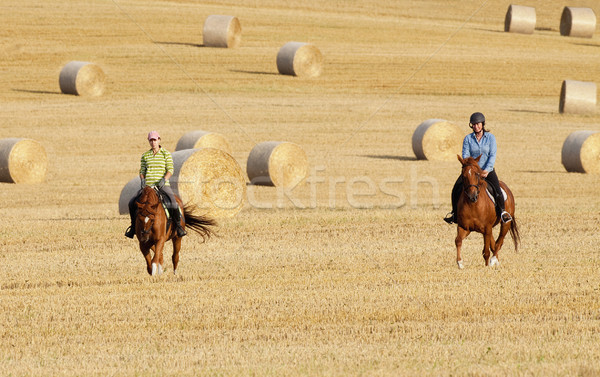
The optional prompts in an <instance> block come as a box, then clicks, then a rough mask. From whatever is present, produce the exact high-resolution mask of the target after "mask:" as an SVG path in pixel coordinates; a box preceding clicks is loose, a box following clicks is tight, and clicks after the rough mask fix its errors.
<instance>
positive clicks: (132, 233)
mask: <svg viewBox="0 0 600 377" xmlns="http://www.w3.org/2000/svg"><path fill="white" fill-rule="evenodd" d="M133 236H135V229H133V228H132V227H131V225H130V226H129V228H127V230H126V231H125V237H127V238H133Z"/></svg>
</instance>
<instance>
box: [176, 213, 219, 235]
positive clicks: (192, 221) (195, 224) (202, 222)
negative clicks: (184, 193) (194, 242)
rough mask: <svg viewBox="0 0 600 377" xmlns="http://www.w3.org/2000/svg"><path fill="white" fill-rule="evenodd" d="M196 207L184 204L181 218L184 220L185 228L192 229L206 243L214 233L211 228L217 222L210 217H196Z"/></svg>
mask: <svg viewBox="0 0 600 377" xmlns="http://www.w3.org/2000/svg"><path fill="white" fill-rule="evenodd" d="M196 210H197V207H196V206H195V205H192V204H186V205H185V206H184V207H183V217H184V219H185V227H186V228H189V229H192V230H193V231H195V232H196V233H198V234H199V235H201V236H202V240H203V241H206V240H207V239H208V238H210V236H212V235H214V234H215V232H214V230H213V229H212V227H215V226H217V221H216V220H215V219H213V218H212V217H210V216H206V215H196V214H194V212H196Z"/></svg>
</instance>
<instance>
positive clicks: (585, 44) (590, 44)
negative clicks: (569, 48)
mask: <svg viewBox="0 0 600 377" xmlns="http://www.w3.org/2000/svg"><path fill="white" fill-rule="evenodd" d="M573 44H574V45H577V46H586V47H600V45H597V44H593V43H573Z"/></svg>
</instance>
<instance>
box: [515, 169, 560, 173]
mask: <svg viewBox="0 0 600 377" xmlns="http://www.w3.org/2000/svg"><path fill="white" fill-rule="evenodd" d="M516 172H517V173H531V174H556V173H565V171H564V170H516Z"/></svg>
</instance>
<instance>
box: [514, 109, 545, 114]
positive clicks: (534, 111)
mask: <svg viewBox="0 0 600 377" xmlns="http://www.w3.org/2000/svg"><path fill="white" fill-rule="evenodd" d="M506 111H511V112H513V113H531V114H554V111H538V110H525V109H506Z"/></svg>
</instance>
